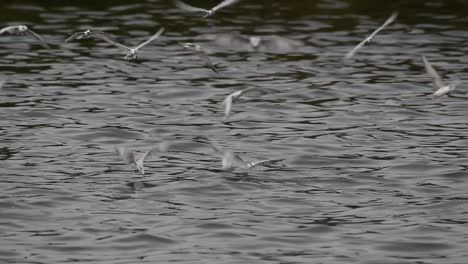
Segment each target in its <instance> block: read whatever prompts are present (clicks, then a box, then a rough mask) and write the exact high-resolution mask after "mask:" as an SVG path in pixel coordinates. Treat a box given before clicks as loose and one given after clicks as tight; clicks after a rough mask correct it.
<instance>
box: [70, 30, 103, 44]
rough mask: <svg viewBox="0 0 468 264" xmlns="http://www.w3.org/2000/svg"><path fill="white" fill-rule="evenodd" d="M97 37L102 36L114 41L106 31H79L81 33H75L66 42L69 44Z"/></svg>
mask: <svg viewBox="0 0 468 264" xmlns="http://www.w3.org/2000/svg"><path fill="white" fill-rule="evenodd" d="M96 35H102V36H104V37H106V38H108V39H112V36H111V35H110V34H107V33H106V32H104V31H96V30H90V29H87V30H85V31H79V32H75V33H73V34H72V35H71V36H70V37H68V38H67V39H66V40H65V41H64V42H65V43H66V42H69V41H72V40H75V39H77V40H81V39H89V38H90V37H92V36H96Z"/></svg>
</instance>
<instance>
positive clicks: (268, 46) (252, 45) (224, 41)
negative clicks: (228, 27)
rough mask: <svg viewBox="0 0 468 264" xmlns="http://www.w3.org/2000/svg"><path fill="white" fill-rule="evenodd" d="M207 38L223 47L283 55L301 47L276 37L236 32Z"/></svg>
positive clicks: (298, 44) (300, 44) (296, 42)
mask: <svg viewBox="0 0 468 264" xmlns="http://www.w3.org/2000/svg"><path fill="white" fill-rule="evenodd" d="M208 38H210V39H213V40H214V41H215V42H216V44H218V45H220V46H223V47H227V48H231V49H243V50H248V51H264V52H276V53H285V52H290V51H294V50H295V49H297V48H298V47H300V46H302V45H303V43H302V42H301V41H298V40H292V39H288V38H284V37H280V36H276V35H272V36H248V35H242V34H240V33H238V32H235V33H224V34H215V35H209V36H208Z"/></svg>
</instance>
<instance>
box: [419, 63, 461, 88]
mask: <svg viewBox="0 0 468 264" xmlns="http://www.w3.org/2000/svg"><path fill="white" fill-rule="evenodd" d="M422 59H423V62H424V68H425V69H426V72H427V74H428V75H429V77H430V78H431V82H432V87H433V88H434V90H435V92H434V93H433V95H434V96H442V95H445V94H447V93H449V92H451V91H453V90H454V89H455V88H456V85H457V84H458V81H453V82H452V83H450V84H449V85H446V84H445V83H444V82H443V81H442V79H441V78H440V76H439V74H438V73H437V72H436V70H435V69H434V67H432V65H431V64H430V63H429V61H428V60H427V59H426V57H424V56H422Z"/></svg>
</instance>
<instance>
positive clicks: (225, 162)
mask: <svg viewBox="0 0 468 264" xmlns="http://www.w3.org/2000/svg"><path fill="white" fill-rule="evenodd" d="M211 147H212V149H213V150H214V151H215V152H216V153H217V154H218V155H219V156H220V157H221V160H222V161H221V166H222V169H223V170H233V169H235V168H240V169H242V170H243V171H244V174H247V173H248V170H249V169H251V168H253V167H256V166H263V165H268V164H272V163H275V162H278V161H281V160H280V159H265V160H257V161H252V162H245V161H244V160H243V159H242V158H241V157H240V156H239V155H237V154H236V153H234V152H232V151H230V150H223V149H221V148H220V147H218V146H217V145H215V144H213V143H211Z"/></svg>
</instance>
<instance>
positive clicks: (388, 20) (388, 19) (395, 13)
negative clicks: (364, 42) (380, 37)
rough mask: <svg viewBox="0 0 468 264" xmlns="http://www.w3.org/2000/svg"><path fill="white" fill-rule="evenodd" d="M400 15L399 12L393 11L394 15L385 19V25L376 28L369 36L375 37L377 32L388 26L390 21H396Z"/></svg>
mask: <svg viewBox="0 0 468 264" xmlns="http://www.w3.org/2000/svg"><path fill="white" fill-rule="evenodd" d="M397 17H398V12H393V13H392V15H391V16H390V17H389V18H387V20H385V22H384V23H383V25H381V26H380V27H379V28H378V29H376V30H375V31H374V32H372V34H370V36H369V38H371V39H372V38H373V37H374V36H375V35H377V33H379V32H380V31H382V30H383V29H384V28H385V27H387V26H388V25H389V24H390V23H392V22H393V21H395V19H396V18H397Z"/></svg>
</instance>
